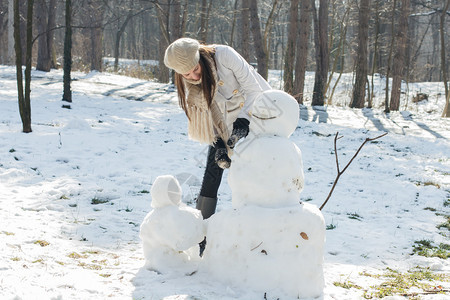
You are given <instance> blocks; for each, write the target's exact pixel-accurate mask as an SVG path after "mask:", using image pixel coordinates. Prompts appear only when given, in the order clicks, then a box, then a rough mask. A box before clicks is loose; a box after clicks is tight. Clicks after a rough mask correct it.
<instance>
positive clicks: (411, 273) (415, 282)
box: [363, 267, 449, 299]
mask: <svg viewBox="0 0 450 300" xmlns="http://www.w3.org/2000/svg"><path fill="white" fill-rule="evenodd" d="M366 274H367V273H365V274H363V275H366ZM366 276H371V277H372V275H370V274H367V275H366ZM374 277H377V278H385V279H386V280H384V281H383V282H382V283H381V284H379V285H375V286H371V289H370V290H368V291H365V292H364V298H365V299H373V298H384V297H387V296H394V295H408V296H412V297H415V296H414V295H417V293H411V295H410V294H409V290H410V289H411V288H413V287H415V288H417V289H420V290H422V291H426V290H430V289H432V288H433V286H435V282H436V281H438V282H442V281H445V282H448V281H449V276H448V275H445V274H437V273H433V272H431V271H430V269H429V268H426V269H425V268H419V267H416V268H414V269H411V270H408V271H407V272H405V273H402V272H399V271H396V270H393V269H390V268H387V272H386V273H385V274H383V275H375V276H374ZM409 299H415V298H409Z"/></svg>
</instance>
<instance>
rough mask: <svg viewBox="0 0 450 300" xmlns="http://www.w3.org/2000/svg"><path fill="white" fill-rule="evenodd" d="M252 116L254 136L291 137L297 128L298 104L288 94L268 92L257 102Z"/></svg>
mask: <svg viewBox="0 0 450 300" xmlns="http://www.w3.org/2000/svg"><path fill="white" fill-rule="evenodd" d="M252 116H253V117H252V121H251V122H250V131H252V132H253V133H254V134H256V135H261V134H275V135H278V136H282V137H289V136H290V135H291V134H292V133H293V132H294V131H295V128H297V124H298V120H299V106H298V102H297V101H296V100H295V99H294V97H292V96H291V95H289V94H288V93H286V92H283V91H280V90H267V91H265V92H263V93H262V94H261V96H259V97H258V98H257V99H256V100H255V102H254V104H253V110H252Z"/></svg>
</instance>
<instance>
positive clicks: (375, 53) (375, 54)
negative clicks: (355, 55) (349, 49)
mask: <svg viewBox="0 0 450 300" xmlns="http://www.w3.org/2000/svg"><path fill="white" fill-rule="evenodd" d="M375 1H376V5H375V25H374V26H375V41H374V49H373V58H372V72H371V85H370V87H371V93H370V97H369V101H368V104H367V107H368V108H372V104H373V98H374V97H375V95H374V82H373V78H374V75H375V70H376V68H377V60H378V46H379V45H378V44H379V42H378V40H379V37H380V2H379V1H380V0H375Z"/></svg>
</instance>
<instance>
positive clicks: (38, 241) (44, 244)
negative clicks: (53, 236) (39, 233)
mask: <svg viewBox="0 0 450 300" xmlns="http://www.w3.org/2000/svg"><path fill="white" fill-rule="evenodd" d="M34 244H35V245H39V246H41V247H46V246H48V245H50V243H49V242H47V241H44V240H37V241H35V242H34Z"/></svg>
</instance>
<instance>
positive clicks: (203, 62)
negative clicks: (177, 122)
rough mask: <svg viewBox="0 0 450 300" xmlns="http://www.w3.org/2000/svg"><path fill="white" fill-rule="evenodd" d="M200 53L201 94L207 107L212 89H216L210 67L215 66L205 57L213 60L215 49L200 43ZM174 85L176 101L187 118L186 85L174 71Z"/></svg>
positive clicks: (182, 78) (212, 94) (209, 104)
mask: <svg viewBox="0 0 450 300" xmlns="http://www.w3.org/2000/svg"><path fill="white" fill-rule="evenodd" d="M199 53H200V60H199V63H200V67H201V68H202V76H201V78H202V82H201V83H200V84H201V88H202V91H203V95H204V97H205V99H206V103H207V104H208V108H210V107H211V102H212V100H213V98H214V91H215V90H216V84H217V83H216V80H215V79H214V76H213V72H212V68H216V66H215V65H214V66H212V65H211V64H210V63H209V61H208V60H207V59H206V58H205V57H206V56H209V57H210V58H212V61H214V55H215V54H216V49H215V48H214V47H213V46H207V45H200V48H199ZM175 85H176V87H177V92H178V103H179V105H180V107H181V108H182V109H183V110H184V112H185V114H186V116H187V117H188V119H190V118H189V113H188V110H187V102H186V86H185V83H184V77H183V75H182V74H178V73H175Z"/></svg>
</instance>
